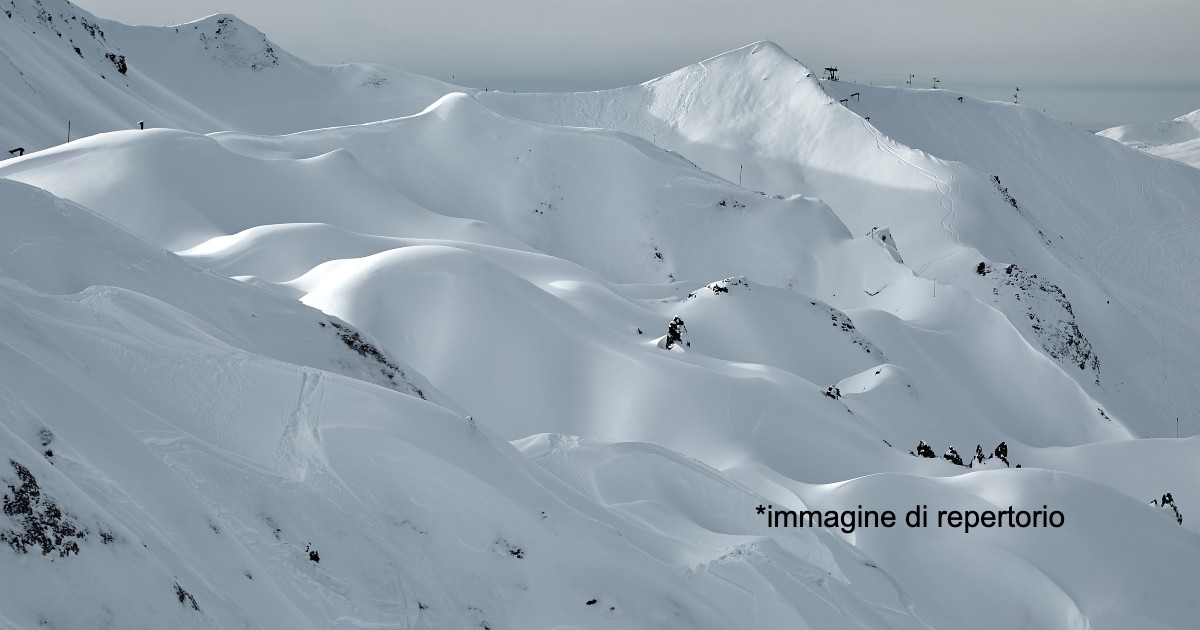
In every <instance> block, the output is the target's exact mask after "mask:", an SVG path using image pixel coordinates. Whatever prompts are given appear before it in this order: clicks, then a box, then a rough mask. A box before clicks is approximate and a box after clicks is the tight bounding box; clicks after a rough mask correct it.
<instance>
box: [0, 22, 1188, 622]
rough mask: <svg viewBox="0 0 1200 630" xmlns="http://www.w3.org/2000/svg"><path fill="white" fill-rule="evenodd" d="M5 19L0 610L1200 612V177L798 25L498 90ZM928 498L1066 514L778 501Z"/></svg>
mask: <svg viewBox="0 0 1200 630" xmlns="http://www.w3.org/2000/svg"><path fill="white" fill-rule="evenodd" d="M9 5H10V7H9V8H8V9H6V11H10V12H11V15H10V16H9V17H8V18H7V20H5V19H3V18H0V29H4V30H3V39H0V52H2V53H3V54H4V55H5V56H6V57H7V59H8V60H9V61H10V63H9V66H10V70H7V71H0V72H9V73H10V74H11V75H12V76H9V75H0V80H2V81H0V90H2V91H0V100H3V103H4V104H5V105H6V107H9V111H12V112H14V114H13V115H12V116H11V117H10V118H7V119H5V120H4V121H3V122H0V125H3V126H0V134H3V135H0V140H3V141H5V142H8V143H17V142H20V143H24V144H25V145H26V148H27V149H29V150H30V152H29V153H27V154H26V155H25V156H23V157H15V158H13V159H9V160H5V161H3V162H0V213H2V217H0V225H3V226H4V229H3V230H0V298H2V299H0V309H3V313H4V317H3V321H4V322H5V324H6V325H5V326H2V327H0V375H2V378H0V435H3V439H0V464H5V465H4V466H0V480H2V483H0V494H3V497H4V516H3V517H0V541H3V542H4V543H5V545H4V546H3V547H0V566H2V567H3V568H4V571H3V572H0V627H3V628H8V627H13V628H34V627H46V626H49V627H94V626H110V627H217V628H227V627H252V628H301V627H312V628H326V627H344V628H361V627H376V628H379V627H387V628H393V627H394V628H469V627H476V628H492V629H497V630H498V629H501V628H601V627H614V628H651V627H653V628H663V627H669V628H709V627H711V628H722V629H725V628H763V627H811V628H842V627H865V628H966V627H980V626H983V627H998V628H999V627H1047V628H1132V627H1136V628H1188V627H1191V625H1192V623H1193V620H1194V619H1195V618H1196V616H1197V614H1198V613H1200V610H1197V608H1198V607H1200V604H1198V603H1197V602H1196V601H1195V598H1194V597H1192V595H1193V593H1192V591H1193V590H1194V585H1195V584H1196V583H1197V580H1200V538H1198V537H1197V532H1198V531H1200V530H1198V529H1197V523H1200V521H1197V520H1196V519H1195V518H1193V517H1192V516H1191V510H1193V509H1195V507H1194V506H1200V487H1197V485H1196V483H1195V479H1196V478H1197V475H1198V474H1200V463H1198V462H1200V458H1198V457H1197V455H1198V454H1200V438H1197V437H1184V438H1183V439H1166V437H1167V436H1168V435H1170V436H1174V434H1175V433H1174V432H1175V430H1176V427H1177V426H1178V427H1179V429H1180V430H1181V432H1182V433H1183V434H1185V436H1186V435H1194V434H1197V433H1200V425H1197V424H1196V423H1195V420H1194V419H1193V418H1190V417H1187V416H1186V414H1187V412H1188V411H1189V410H1190V409H1192V408H1194V407H1195V406H1196V403H1197V402H1200V401H1197V396H1200V394H1197V393H1196V392H1195V388H1193V387H1191V381H1192V380H1193V378H1194V375H1196V374H1197V373H1200V365H1198V364H1197V361H1198V360H1200V359H1197V358H1196V357H1197V356H1200V353H1197V352H1195V350H1198V348H1196V347H1195V346H1196V345H1197V343H1198V341H1197V340H1198V339H1200V336H1198V335H1197V333H1198V332H1200V331H1198V330H1197V324H1196V323H1195V322H1194V320H1193V318H1191V317H1190V315H1191V313H1192V312H1193V309H1194V307H1195V306H1196V304H1197V302H1198V301H1200V295H1197V293H1196V288H1195V287H1196V286H1197V284H1196V280H1197V278H1196V275H1197V272H1196V271H1195V270H1196V269H1197V268H1200V267H1197V266H1196V265H1195V264H1193V263H1194V262H1195V258H1196V257H1197V255H1198V254H1200V246H1198V245H1196V244H1193V243H1192V242H1190V239H1189V233H1190V232H1191V230H1189V229H1188V228H1189V227H1191V226H1192V224H1193V222H1194V221H1195V220H1196V216H1197V211H1198V210H1200V194H1198V193H1197V191H1200V171H1198V170H1195V169H1191V168H1189V167H1186V166H1183V165H1179V164H1176V163H1173V162H1170V161H1167V160H1162V159H1159V158H1155V157H1152V156H1147V155H1144V154H1142V153H1140V152H1138V151H1136V150H1133V149H1129V148H1126V147H1123V146H1121V145H1119V144H1116V143H1112V142H1109V141H1108V140H1106V139H1103V138H1097V137H1095V136H1092V135H1090V134H1087V133H1084V132H1081V131H1078V130H1076V129H1075V128H1073V127H1071V126H1070V125H1067V124H1065V123H1060V122H1058V121H1055V120H1053V119H1050V118H1047V117H1045V116H1042V115H1040V114H1037V113H1035V112H1032V111H1029V110H1026V109H1024V108H1021V107H1017V106H1012V105H1008V104H1000V103H983V102H978V101H973V100H971V99H966V98H964V99H962V100H959V99H958V97H957V95H955V94H951V93H949V92H944V91H937V92H934V91H912V90H896V89H879V88H875V89H872V88H867V87H865V86H858V85H853V84H848V83H829V82H820V81H817V80H816V79H815V78H814V77H812V75H811V73H810V72H809V70H808V69H807V68H806V67H805V66H804V65H802V64H801V63H800V62H798V61H796V60H795V59H793V58H791V57H790V56H789V55H787V53H785V52H783V51H782V50H780V49H779V48H778V47H776V46H774V45H773V44H770V43H760V44H755V45H752V46H749V47H746V48H743V49H740V50H736V51H732V52H730V53H727V54H725V55H721V56H719V57H716V58H714V59H710V60H707V61H705V62H702V63H700V64H697V65H695V66H692V67H689V68H685V69H683V70H680V71H678V72H675V73H672V74H670V75H667V76H665V77H662V78H660V79H656V80H654V81H650V82H648V83H646V84H643V85H640V86H631V87H629V88H624V89H620V90H613V91H607V92H592V93H580V94H542V95H528V94H502V93H494V92H485V93H479V92H476V91H467V90H461V89H459V88H455V87H453V86H447V85H444V84H441V83H438V82H435V81H432V80H429V79H425V78H421V77H414V76H411V75H406V74H404V73H400V72H397V71H394V70H389V69H386V68H377V67H373V66H361V65H358V66H337V67H329V66H314V65H311V64H308V63H306V62H304V61H302V60H299V59H297V58H295V57H293V56H291V55H288V54H287V53H286V52H284V51H282V50H279V49H278V47H276V46H274V45H273V44H271V43H270V41H269V40H268V39H266V37H265V36H263V35H262V34H261V33H259V32H258V31H257V30H255V29H253V28H252V27H250V26H249V25H246V24H244V23H242V22H240V21H238V20H237V19H236V18H233V17H232V16H214V17H212V18H207V19H205V20H200V21H198V22H195V23H191V24H185V25H180V26H179V27H160V28H150V27H127V26H124V25H120V24H116V23H112V22H106V21H103V20H100V19H98V18H95V17H94V16H90V15H89V14H87V13H86V12H84V11H82V10H79V9H77V8H76V7H74V6H71V5H69V4H67V3H66V2H60V1H59V0H40V1H39V0H31V1H29V0H9ZM189 31H190V32H189ZM59 34H61V37H60V35H59ZM80 42H82V43H83V44H86V45H82V44H80ZM76 45H79V48H80V52H78V53H77V52H75V50H74V49H73V47H74V46H76ZM64 47H65V49H64ZM109 53H111V54H112V55H113V59H109V58H108V57H107V56H106V55H107V54H109ZM122 56H123V57H122ZM122 58H123V59H124V64H125V72H121V71H120V69H119V67H118V66H120V64H121V59H122ZM104 64H108V66H105V65H104ZM109 67H112V68H113V69H115V70H116V72H115V74H114V73H113V71H111V70H109V69H108V68H109ZM366 77H375V79H373V80H366ZM133 112H152V114H151V113H137V114H136V116H135V115H133ZM64 117H70V118H71V119H72V124H73V129H78V130H79V131H78V133H79V134H80V135H87V136H88V137H83V138H81V139H76V140H74V141H72V142H70V143H68V144H61V145H58V144H57V142H58V139H57V137H58V136H57V134H58V126H59V124H58V119H59V118H64ZM867 117H870V120H869V121H868V120H867ZM128 119H133V121H134V122H136V120H140V119H145V120H146V122H147V127H149V128H148V129H147V130H144V131H140V130H129V128H130V127H133V126H134V125H131V124H128V122H129V121H128ZM75 125H79V126H78V127H75ZM160 127H161V128H160ZM117 129H124V130H120V131H113V132H111V133H99V134H96V132H100V131H110V130H117ZM64 131H65V128H64ZM92 134H95V135H92ZM64 139H65V138H64ZM35 149H38V150H36V151H35ZM675 318H678V320H676V319H675ZM673 322H674V323H673ZM1176 416H1179V417H1182V418H1184V422H1181V423H1179V424H1178V425H1177V424H1176V422H1175V421H1174V419H1175V417H1176ZM1147 436H1149V439H1147ZM920 442H926V443H928V444H930V445H932V447H933V448H935V449H936V454H937V455H941V454H942V452H943V451H946V450H947V448H948V447H950V448H953V447H951V445H956V446H957V450H958V452H959V453H960V454H961V461H962V462H963V464H964V465H959V464H956V463H954V462H952V461H947V459H944V458H942V457H933V458H926V457H918V456H915V452H916V451H918V450H920V451H922V452H923V451H924V449H919V448H918V443H920ZM976 444H978V445H980V446H979V448H980V451H982V453H983V457H982V458H981V459H979V460H976V459H973V458H972V457H971V456H972V455H973V454H974V453H975V449H974V448H972V447H973V446H974V445H976ZM1001 444H1003V446H1004V448H999V445H1001ZM910 451H913V452H912V453H910ZM968 463H969V464H968ZM5 489H6V490H5ZM1168 492H1169V493H1171V496H1172V498H1173V500H1174V504H1175V506H1176V507H1172V506H1171V505H1167V506H1164V507H1159V506H1158V505H1157V504H1158V503H1159V502H1161V500H1162V498H1163V496H1164V495H1165V494H1166V493H1168ZM1152 499H1154V500H1155V505H1151V504H1150V501H1151V500H1152ZM920 505H925V506H928V509H929V513H930V518H931V520H934V521H936V519H937V518H938V516H937V513H938V511H939V510H977V511H979V510H983V511H986V510H992V511H1001V512H1003V511H1004V510H1006V509H1007V508H1009V507H1010V506H1012V507H1014V508H1015V509H1016V510H1026V511H1033V512H1038V511H1039V510H1041V511H1044V513H1050V512H1058V513H1060V514H1061V515H1062V518H1063V523H1062V526H1061V527H1049V526H1047V525H1046V524H1045V523H1043V525H1042V526H1040V527H1027V528H1014V527H1012V526H1011V525H1010V526H1007V527H1002V528H997V527H987V528H984V527H976V528H974V529H972V530H971V531H970V532H969V533H967V532H965V531H964V528H963V527H962V526H959V525H954V526H951V525H949V524H946V525H944V526H941V527H938V526H936V525H931V526H929V527H916V528H914V527H908V526H905V525H903V524H901V525H900V526H897V527H892V528H885V527H878V526H876V527H849V526H844V527H843V526H841V525H844V523H839V524H837V525H834V526H832V527H827V528H826V527H774V526H772V525H773V521H772V520H771V519H773V510H821V511H825V510H835V511H839V512H840V511H843V510H851V511H853V510H855V509H858V508H861V509H867V510H880V511H882V510H892V511H893V512H894V513H895V514H897V515H899V516H900V518H901V520H902V519H903V515H904V514H905V513H906V512H907V511H909V510H912V509H914V507H916V506H920ZM758 506H764V507H767V506H770V509H768V510H765V513H764V514H759V513H758V511H757V508H758ZM1176 509H1178V513H1179V514H1182V515H1183V517H1184V518H1183V522H1182V523H1179V522H1178V521H1177V518H1176V514H1177V512H1176ZM1046 518H1047V517H1046V516H1043V521H1045V520H1046ZM1181 525H1182V526H1181Z"/></svg>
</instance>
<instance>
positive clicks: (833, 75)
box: [825, 66, 838, 81]
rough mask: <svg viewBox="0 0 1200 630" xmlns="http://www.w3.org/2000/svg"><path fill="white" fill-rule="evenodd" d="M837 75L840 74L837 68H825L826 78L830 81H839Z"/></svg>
mask: <svg viewBox="0 0 1200 630" xmlns="http://www.w3.org/2000/svg"><path fill="white" fill-rule="evenodd" d="M837 73H838V69H837V67H836V66H834V67H831V68H825V78H826V79H828V80H830V81H837V80H838V76H837Z"/></svg>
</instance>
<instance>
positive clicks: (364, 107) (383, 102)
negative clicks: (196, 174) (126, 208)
mask: <svg viewBox="0 0 1200 630" xmlns="http://www.w3.org/2000/svg"><path fill="white" fill-rule="evenodd" d="M2 10H3V11H4V13H3V14H2V15H0V40H3V41H4V46H3V47H2V48H3V50H0V106H3V108H4V109H5V111H6V112H7V113H6V116H5V118H4V120H3V121H0V145H3V148H4V149H5V150H8V149H11V148H15V147H24V148H25V149H26V150H28V151H34V150H38V149H43V148H46V147H49V146H54V145H56V144H59V143H62V142H65V141H66V140H67V138H68V125H69V126H70V134H69V135H70V138H82V137H85V136H90V135H93V134H96V133H99V132H103V131H113V130H119V129H136V128H138V123H139V121H141V122H142V123H144V125H145V126H146V127H172V128H178V129H187V130H191V131H198V132H210V131H218V130H229V129H238V130H243V131H249V132H265V133H286V132H293V131H301V130H304V129H314V128H318V127H327V126H331V125H338V124H349V123H361V122H368V121H372V120H380V119H384V118H392V117H395V116H402V115H407V114H412V113H416V112H418V111H420V110H421V109H422V108H424V107H425V106H427V105H428V104H429V103H431V102H433V101H434V100H436V99H437V98H438V97H439V96H441V95H443V94H445V93H446V92H448V91H450V90H451V89H452V87H451V86H448V85H446V84H444V83H441V82H439V81H435V80H433V79H428V78H425V77H419V76H415V75H410V74H407V73H404V72H400V71H398V70H394V69H391V68H385V67H382V66H376V65H370V64H346V65H338V66H323V65H315V64H310V63H308V62H305V61H303V60H300V59H297V58H295V57H293V56H291V55H289V54H288V53H286V52H285V51H283V50H281V49H280V48H279V47H278V46H276V45H275V44H274V43H272V42H271V41H270V40H269V39H267V37H266V36H265V35H264V34H263V33H261V32H260V31H258V30H257V29H255V28H254V27H253V26H250V25H249V24H246V23H245V22H242V21H240V20H239V19H238V18H236V17H234V16H232V15H214V16H210V17H207V18H204V19H201V20H197V21H195V22H189V23H187V24H180V25H176V26H167V27H148V26H138V27H130V26H126V25H124V24H120V23H117V22H112V21H109V20H104V19H100V18H97V17H95V16H93V15H92V14H90V13H88V12H87V11H85V10H83V9H80V8H79V7H76V6H74V5H72V4H70V3H69V2H67V1H66V0H7V2H5V3H4V5H3V9H2Z"/></svg>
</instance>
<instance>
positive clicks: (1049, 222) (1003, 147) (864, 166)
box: [479, 43, 1200, 435]
mask: <svg viewBox="0 0 1200 630" xmlns="http://www.w3.org/2000/svg"><path fill="white" fill-rule="evenodd" d="M855 93H858V96H857V97H856V96H852V94H855ZM479 98H480V99H481V100H482V101H483V102H484V103H485V104H487V105H488V106H489V107H492V108H494V109H497V110H498V111H502V112H505V113H507V114H509V115H511V116H516V117H520V118H525V119H529V120H537V121H542V122H547V123H553V124H564V125H573V126H582V127H601V128H611V129H617V130H621V131H625V132H628V133H632V134H635V135H638V136H640V137H642V138H645V139H649V140H651V141H653V142H655V143H656V144H658V145H660V146H663V147H665V148H668V149H672V150H676V151H679V152H681V153H682V154H683V155H685V156H687V157H688V158H689V159H691V160H693V161H694V162H696V163H697V164H698V165H700V166H701V167H702V168H705V169H706V170H709V171H711V172H714V173H717V174H719V175H721V176H723V177H725V178H727V179H730V180H731V181H739V179H740V181H742V182H743V183H744V184H745V186H746V187H748V188H751V189H759V190H763V191H765V192H766V193H767V194H782V195H789V194H794V193H797V192H800V193H803V194H806V195H810V196H816V197H819V198H820V199H821V200H822V201H824V202H825V203H826V204H828V205H829V206H830V208H831V209H832V210H833V212H834V213H835V214H837V216H838V217H839V218H840V219H841V220H842V221H843V222H845V224H846V225H847V226H848V227H849V228H850V230H851V233H853V234H867V233H868V232H869V231H871V230H872V229H874V228H879V227H887V228H890V234H892V235H893V238H894V244H895V246H896V247H897V248H898V253H899V254H900V256H901V257H902V258H903V260H904V262H905V264H906V265H907V266H908V267H909V268H910V269H912V270H913V272H914V273H915V274H917V275H918V276H921V277H923V278H929V279H935V280H936V281H937V282H939V283H943V284H952V285H954V286H956V287H959V288H962V289H964V290H966V291H968V292H969V293H971V294H972V295H973V296H975V297H976V298H977V299H979V300H980V301H983V302H985V303H989V304H993V305H995V307H996V308H998V309H1000V311H1001V312H1003V313H1004V314H1005V315H1006V316H1007V318H1008V319H1009V321H1010V322H1011V324H1012V325H1013V326H1014V327H1015V328H1016V329H1017V330H1018V331H1020V332H1021V334H1022V336H1023V337H1025V339H1026V340H1027V341H1028V342H1029V343H1031V344H1033V345H1035V346H1040V347H1042V349H1043V350H1044V351H1045V352H1046V354H1047V355H1048V356H1050V357H1052V358H1053V359H1054V360H1056V361H1058V362H1059V363H1060V364H1062V365H1063V366H1064V367H1068V368H1069V367H1070V366H1075V369H1073V370H1072V369H1069V370H1068V373H1069V374H1071V375H1072V376H1074V377H1075V378H1076V380H1077V381H1078V382H1079V383H1080V385H1081V386H1082V387H1084V388H1087V389H1088V390H1089V391H1090V392H1091V394H1092V395H1093V396H1095V397H1096V398H1097V399H1098V400H1100V401H1102V402H1103V403H1105V404H1106V405H1109V406H1111V407H1113V408H1114V409H1116V410H1117V412H1118V414H1119V415H1120V416H1122V417H1124V418H1126V419H1127V421H1130V422H1133V423H1135V425H1136V427H1135V432H1137V433H1139V434H1146V435H1167V434H1168V433H1170V434H1173V432H1174V422H1173V421H1172V420H1173V418H1175V417H1177V416H1182V415H1186V414H1187V413H1189V410H1190V409H1192V408H1193V407H1194V406H1195V404H1196V402H1197V401H1196V400H1194V398H1193V394H1192V393H1191V392H1192V391H1194V388H1192V387H1190V386H1188V385H1187V383H1188V378H1187V375H1188V374H1192V373H1195V371H1196V370H1200V365H1198V364H1197V363H1196V358H1195V357H1197V356H1200V353H1198V352H1197V351H1200V348H1196V347H1195V343H1196V339H1200V331H1198V330H1197V329H1196V326H1195V324H1194V321H1193V319H1192V318H1191V317H1190V316H1189V313H1190V312H1191V309H1192V307H1193V305H1194V304H1196V303H1197V302H1198V301H1200V294H1198V293H1197V289H1196V287H1197V286H1200V282H1198V281H1197V280H1200V278H1197V277H1196V271H1195V270H1196V269H1198V268H1200V247H1198V246H1197V245H1196V243H1195V242H1194V239H1191V238H1190V237H1189V234H1190V233H1191V232H1192V227H1193V223H1194V222H1195V221H1196V220H1197V216H1198V215H1197V213H1196V212H1194V211H1193V209H1194V208H1197V207H1200V193H1198V192H1197V191H1200V176H1198V175H1197V173H1196V172H1195V171H1194V170H1193V169H1188V168H1185V167H1183V166H1179V165H1175V164H1173V163H1170V162H1163V161H1161V160H1155V159H1153V158H1149V157H1146V156H1144V155H1143V154H1141V153H1139V152H1136V151H1131V150H1126V149H1122V148H1121V147H1119V146H1114V145H1113V144H1112V143H1108V142H1106V141H1104V140H1102V139H1098V138H1096V137H1094V136H1092V135H1091V134H1087V133H1085V132H1083V131H1081V130H1078V129H1076V128H1074V127H1073V126H1071V125H1069V124H1066V123H1062V122H1059V121H1055V120H1053V119H1051V118H1048V117H1046V116H1044V115H1041V114H1039V113H1037V112H1033V111H1031V110H1027V109H1025V108H1021V107H1017V106H1012V105H1006V104H1001V103H981V102H979V101H973V100H969V99H964V102H963V103H959V102H958V100H957V95H955V94H952V93H949V92H945V91H931V90H915V91H914V90H898V89H883V88H870V87H868V86H862V85H857V84H851V83H829V82H825V83H822V82H819V81H818V80H817V79H816V78H815V77H814V76H813V75H812V73H811V72H810V71H809V70H808V69H807V68H805V67H804V66H803V65H801V64H800V63H799V62H798V61H796V60H795V59H793V58H792V57H790V56H789V55H787V53H785V52H783V51H782V50H781V49H779V48H778V47H777V46H775V45H774V44H770V43H759V44H754V45H751V46H747V47H745V48H742V49H739V50H736V51H732V52H729V53H726V54H724V55H719V56H717V57H714V58H713V59H709V60H707V61H704V62H701V63H699V64H696V65H695V66H691V67H688V68H684V69H682V70H679V71H677V72H674V73H671V74H669V75H667V76H664V77H661V78H659V79H655V80H653V81H649V82H647V83H645V84H642V85H639V86H631V87H628V88H622V89H618V90H610V91H605V92H589V93H577V94H565V95H564V94H504V93H486V94H482V95H479ZM842 100H845V101H846V102H845V103H844V104H843V103H841V102H840V101H842ZM867 117H870V118H871V120H870V122H868V121H867V120H866V118H867ZM1147 182H1149V183H1147ZM1014 203H1016V204H1017V206H1019V207H1016V206H1014ZM980 262H983V263H985V267H984V271H985V273H984V274H982V276H981V275H980V274H979V273H978V269H979V263H980ZM1012 265H1016V266H1015V267H1011V266H1012ZM1009 269H1012V271H1011V272H1008V271H1007V270H1009ZM988 270H991V271H988ZM996 271H999V273H996ZM878 288H880V287H879V286H875V287H871V288H870V289H868V291H869V292H874V290H875V289H878ZM886 295H887V294H886V292H884V293H882V294H881V295H880V297H884V296H886ZM870 302H871V301H869V300H861V299H856V298H849V297H848V296H847V294H846V293H845V292H843V293H842V294H841V295H840V296H839V300H835V301H833V303H834V305H835V306H838V307H839V308H843V309H847V308H854V307H856V306H859V305H869V304H870ZM1113 331H1120V332H1119V333H1116V334H1113ZM1173 348H1178V349H1179V351H1178V352H1172V351H1170V350H1171V349H1173ZM1149 375H1154V378H1153V379H1151V378H1150V376H1149ZM1164 380H1166V381H1168V382H1167V384H1166V385H1165V386H1164ZM1130 389H1137V390H1139V391H1138V393H1136V394H1135V395H1134V396H1133V397H1130V396H1128V395H1126V394H1127V393H1128V392H1129V390H1130ZM1135 401H1136V402H1135ZM1189 430H1190V431H1191V432H1195V431H1196V430H1200V425H1194V426H1193V427H1191V428H1190V429H1189Z"/></svg>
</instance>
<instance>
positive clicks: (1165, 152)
mask: <svg viewBox="0 0 1200 630" xmlns="http://www.w3.org/2000/svg"><path fill="white" fill-rule="evenodd" d="M1096 135H1099V136H1103V137H1105V138H1111V139H1113V140H1116V141H1117V142H1121V143H1124V144H1127V145H1129V146H1131V147H1133V148H1135V149H1141V150H1143V151H1145V152H1146V153H1149V154H1151V155H1157V156H1159V157H1165V158H1169V159H1172V160H1175V161H1177V162H1183V163H1184V164H1187V165H1189V166H1194V167H1196V168H1200V109H1198V110H1196V111H1194V112H1192V113H1190V114H1184V115H1182V116H1180V117H1179V118H1176V119H1175V120H1171V121H1167V122H1161V123H1150V124H1140V125H1122V126H1120V127H1113V128H1111V129H1105V130H1104V131H1101V132H1099V133H1097V134H1096Z"/></svg>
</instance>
